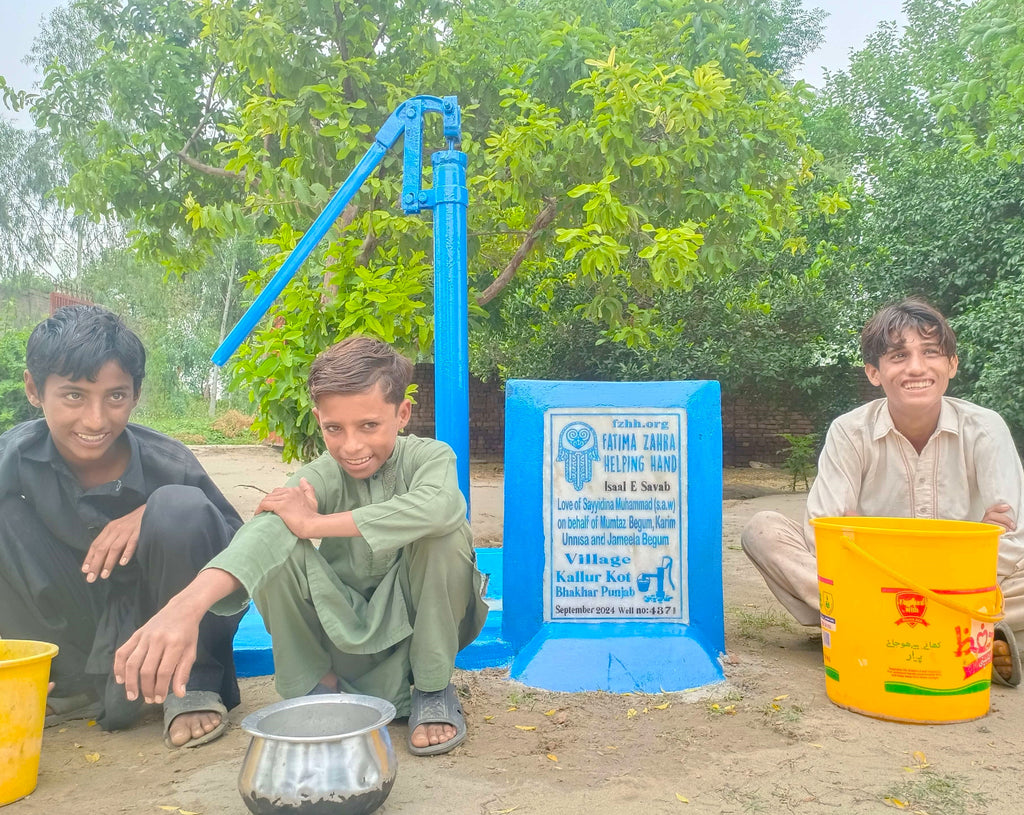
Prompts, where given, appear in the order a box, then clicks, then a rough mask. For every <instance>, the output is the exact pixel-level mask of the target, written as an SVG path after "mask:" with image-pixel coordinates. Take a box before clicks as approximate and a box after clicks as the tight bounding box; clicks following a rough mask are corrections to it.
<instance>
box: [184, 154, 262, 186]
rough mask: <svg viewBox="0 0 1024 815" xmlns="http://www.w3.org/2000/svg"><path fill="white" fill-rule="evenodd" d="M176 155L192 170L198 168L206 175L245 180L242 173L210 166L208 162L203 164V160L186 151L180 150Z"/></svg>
mask: <svg viewBox="0 0 1024 815" xmlns="http://www.w3.org/2000/svg"><path fill="white" fill-rule="evenodd" d="M176 155H177V156H178V158H180V159H181V160H182V161H183V162H185V164H187V165H188V166H189V167H191V168H192V169H193V170H198V171H199V172H201V173H205V174H206V175H212V176H216V177H217V178H230V179H231V180H232V181H245V176H244V175H243V174H242V173H235V172H232V171H231V170H222V169H221V168H220V167H211V166H210V165H209V164H203V162H201V161H199V160H198V159H194V158H192V156H190V155H189V154H188V153H185V152H182V151H181V150H179V151H178V153H177V154H176Z"/></svg>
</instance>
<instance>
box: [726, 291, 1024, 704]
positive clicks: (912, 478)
mask: <svg viewBox="0 0 1024 815" xmlns="http://www.w3.org/2000/svg"><path fill="white" fill-rule="evenodd" d="M861 351H862V355H863V357H864V371H865V373H866V374H867V377H868V379H869V380H870V382H871V383H872V384H873V385H876V386H879V387H881V388H882V391H883V392H884V394H885V398H883V399H876V400H875V401H873V402H869V403H868V404H866V405H862V406H861V407H859V408H856V409H855V410H852V411H850V412H849V413H847V414H844V415H843V416H840V417H839V418H838V419H836V420H835V421H834V422H833V423H832V425H831V426H830V427H829V430H828V434H827V436H826V438H825V445H824V448H823V449H822V452H821V457H820V458H819V460H818V475H817V477H816V478H815V480H814V484H813V485H812V487H811V490H810V492H809V493H808V496H807V511H806V517H805V523H804V526H802V527H801V526H800V525H799V524H797V523H795V522H794V521H792V520H790V519H789V518H786V517H784V516H783V515H781V514H779V513H777V512H760V513H758V514H757V515H755V516H754V517H753V518H752V519H751V520H750V522H749V523H748V524H747V526H746V528H745V529H744V530H743V533H742V536H741V542H742V544H743V549H744V551H745V552H746V553H747V555H748V556H749V557H750V559H751V561H752V562H753V563H754V565H755V566H756V567H757V568H758V570H759V571H760V572H761V574H762V576H763V577H764V579H765V582H766V583H767V584H768V587H769V588H770V589H771V590H772V593H773V594H775V596H776V597H777V598H778V599H779V601H780V602H781V603H782V604H783V605H784V606H785V607H786V609H787V610H788V611H789V612H790V613H791V614H792V615H793V616H794V617H795V618H796V619H797V620H798V621H799V622H800V623H802V624H803V625H817V624H818V623H819V611H818V576H817V567H816V561H815V546H814V533H813V530H812V528H811V526H810V524H809V523H807V522H808V521H809V520H810V519H811V518H821V517H836V516H844V515H851V516H868V517H898V518H944V519H948V520H961V521H983V522H985V523H993V524H998V525H999V526H1001V527H1002V528H1003V529H1004V530H1005V531H1004V533H1003V534H1002V535H1001V536H1000V539H999V560H998V575H999V583H1000V587H1001V588H1002V591H1003V595H1004V598H1005V612H1006V618H1005V619H1004V620H1003V622H1002V623H999V624H998V625H997V626H996V638H997V641H996V645H995V650H994V658H993V665H994V667H995V669H996V670H995V671H993V674H992V676H993V680H994V681H996V682H997V683H1001V684H1011V685H1017V684H1019V682H1020V678H1021V668H1020V658H1019V655H1018V654H1017V649H1016V643H1015V637H1014V633H1013V632H1014V631H1021V629H1024V528H1021V529H1019V528H1018V527H1017V519H1018V518H1019V516H1020V511H1021V508H1022V507H1024V472H1022V469H1021V463H1020V458H1019V457H1018V455H1017V451H1016V448H1015V447H1014V443H1013V438H1012V437H1011V435H1010V431H1009V429H1008V428H1007V426H1006V423H1005V422H1004V421H1003V420H1002V418H1000V416H999V415H998V414H997V413H995V412H994V411H991V410H989V409H987V408H983V407H980V406H979V405H975V404H972V403H971V402H967V401H964V400H962V399H954V398H951V397H948V396H946V395H945V393H946V388H947V386H948V385H949V381H950V380H951V379H952V378H953V377H954V376H956V371H957V365H958V362H959V361H958V359H957V355H956V336H955V335H954V333H953V330H952V329H951V328H950V327H949V324H948V323H947V322H946V320H945V318H944V317H943V316H942V314H940V313H939V312H938V311H937V310H935V309H934V308H932V307H931V306H930V305H928V304H927V303H925V302H924V301H922V300H918V299H914V298H911V299H907V300H904V301H903V302H901V303H897V304H895V305H891V306H888V307H886V308H883V309H882V310H881V311H879V312H878V313H877V314H875V316H874V317H872V318H871V320H869V321H868V323H867V325H866V326H865V327H864V330H863V331H862V332H861Z"/></svg>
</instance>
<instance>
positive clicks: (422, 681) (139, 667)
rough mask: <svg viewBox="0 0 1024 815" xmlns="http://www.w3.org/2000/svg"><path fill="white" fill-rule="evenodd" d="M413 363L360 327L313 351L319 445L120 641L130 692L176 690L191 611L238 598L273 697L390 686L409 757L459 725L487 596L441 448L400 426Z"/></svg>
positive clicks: (120, 669) (455, 738) (233, 603)
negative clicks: (267, 639) (260, 644)
mask: <svg viewBox="0 0 1024 815" xmlns="http://www.w3.org/2000/svg"><path fill="white" fill-rule="evenodd" d="M411 377H412V364H411V363H410V362H409V361H408V360H406V359H405V358H404V357H402V356H400V355H399V354H397V353H395V351H394V350H393V349H392V348H391V347H390V346H388V345H387V344H386V343H383V342H380V341H378V340H374V339H370V338H368V337H350V338H349V339H346V340H344V341H343V342H340V343H338V344H337V345H334V346H332V347H331V348H329V349H327V350H326V351H324V352H323V353H322V354H320V356H318V357H317V358H316V360H314V362H313V365H312V367H311V370H310V374H309V382H308V386H309V393H310V397H311V398H312V401H313V404H314V405H315V407H314V410H313V413H314V415H315V417H316V419H317V422H318V423H319V425H320V430H321V432H322V434H323V439H324V444H325V445H326V447H327V451H326V452H325V453H324V454H323V455H322V456H320V458H318V459H316V460H315V461H313V462H312V463H310V464H308V465H306V466H305V467H302V468H301V469H300V470H299V471H298V472H297V473H296V474H295V476H294V477H293V478H292V479H291V480H290V481H289V483H288V485H287V486H285V487H279V488H278V489H275V490H274V491H273V492H271V493H270V494H268V495H267V496H265V497H264V499H263V501H262V502H261V503H260V505H259V507H258V508H257V513H258V514H257V515H256V517H255V518H253V519H252V520H251V521H249V522H248V523H246V524H245V525H244V526H243V527H242V529H241V530H240V531H239V533H238V535H236V537H235V539H234V540H233V541H232V543H231V545H230V546H229V547H228V549H227V550H226V551H225V552H223V553H222V554H221V555H219V556H218V557H216V558H214V559H213V560H212V561H211V562H210V563H209V565H208V567H207V568H206V569H205V570H204V571H202V572H201V573H200V574H199V576H198V577H197V578H196V579H195V581H193V583H192V584H191V585H190V586H188V587H187V588H186V589H185V590H184V591H182V592H181V593H180V594H179V595H178V596H177V597H175V598H173V599H172V600H171V602H170V603H168V605H167V607H166V608H165V609H164V610H163V611H162V612H161V613H160V614H157V615H156V616H155V617H154V618H153V619H152V620H151V621H150V622H149V623H148V624H147V625H145V626H144V627H143V628H142V629H140V630H139V631H138V632H136V634H135V635H134V636H133V637H132V638H131V639H130V640H129V641H128V642H127V643H126V644H125V645H124V647H122V648H121V649H120V650H119V651H118V653H117V657H116V661H115V671H116V673H117V676H118V680H119V681H123V682H124V683H125V685H126V688H127V691H128V696H129V697H130V698H131V697H134V696H135V695H137V694H138V693H140V692H141V693H142V694H143V696H144V697H146V698H148V699H154V700H159V699H161V698H163V697H164V696H165V695H166V694H167V692H168V687H170V689H171V690H172V691H173V692H175V693H177V692H178V691H179V690H180V688H181V687H182V685H183V683H184V682H185V680H186V678H187V677H188V675H189V670H190V665H191V655H190V654H191V648H192V643H193V642H194V641H195V635H196V626H197V622H198V620H199V618H200V617H201V616H202V614H203V613H204V612H206V611H207V610H208V609H210V608H212V609H213V610H214V611H215V612H219V613H228V612H233V611H237V610H238V609H240V608H242V607H244V604H245V602H246V601H247V597H251V598H252V599H253V601H254V602H255V604H256V607H257V609H258V610H259V612H260V614H261V615H262V617H263V620H264V622H265V623H266V626H267V630H268V631H269V632H270V634H271V639H272V647H273V654H274V666H275V683H276V686H277V690H278V692H279V693H280V694H281V695H282V696H284V697H286V698H288V697H296V696H302V695H305V694H310V693H333V692H348V693H364V694H369V695H373V696H379V697H382V698H384V699H388V700H390V701H391V702H393V703H394V705H395V707H396V708H397V710H398V714H399V716H409V743H408V746H409V750H410V752H412V753H414V754H417V755H430V754H438V753H444V752H448V751H449V750H451V749H452V748H453V747H455V746H456V745H457V744H459V743H460V742H461V741H462V740H463V739H464V738H465V735H466V723H465V717H464V715H463V712H462V709H461V706H460V703H459V700H458V696H457V694H456V692H455V688H454V686H453V685H452V684H451V675H452V671H453V669H454V665H455V655H456V653H457V652H458V651H459V649H460V648H463V647H464V646H466V645H467V644H469V643H470V642H472V641H473V639H474V638H475V637H476V635H477V634H478V633H479V632H480V629H481V628H482V627H483V624H484V621H485V619H486V615H487V606H486V604H485V603H484V602H483V600H482V599H481V583H482V578H481V576H480V574H479V572H478V571H477V570H476V567H475V554H474V551H473V545H472V544H473V536H472V533H471V531H470V529H469V524H468V523H467V522H466V502H465V499H464V498H463V496H462V493H461V492H460V491H459V488H458V480H457V477H456V469H455V455H454V453H453V452H452V450H451V448H450V447H448V446H447V445H446V444H444V443H442V442H439V441H435V440H433V439H421V438H417V437H415V436H400V435H399V433H400V432H401V431H402V430H403V429H404V427H405V425H406V424H407V423H408V421H409V417H410V412H411V407H412V406H411V404H410V402H409V401H408V400H407V399H406V398H405V392H406V389H407V387H408V385H409V382H410V380H411ZM316 540H320V541H321V542H320V543H319V545H317V544H315V543H314V541H316ZM410 685H411V688H410Z"/></svg>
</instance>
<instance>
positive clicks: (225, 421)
mask: <svg viewBox="0 0 1024 815" xmlns="http://www.w3.org/2000/svg"><path fill="white" fill-rule="evenodd" d="M132 421H133V422H137V423H138V424H142V425H146V426H147V427H151V428H153V429H154V430H159V431H160V432H161V433H165V434H166V435H168V436H170V437H171V438H173V439H177V440H178V441H180V442H184V443H185V444H257V443H258V442H259V438H258V437H257V436H256V434H255V433H254V432H253V431H252V429H251V425H252V417H251V416H247V415H246V414H244V413H242V412H241V411H238V410H235V409H234V408H228V409H225V410H220V411H218V412H217V414H216V415H215V416H212V417H211V416H210V415H209V413H208V410H207V405H206V403H205V402H202V401H197V402H192V403H189V404H188V405H185V406H184V408H183V409H181V410H169V409H167V408H166V407H165V406H159V407H157V406H153V405H145V404H143V405H140V406H139V407H138V409H136V410H135V412H134V413H132Z"/></svg>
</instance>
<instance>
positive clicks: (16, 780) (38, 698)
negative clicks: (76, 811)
mask: <svg viewBox="0 0 1024 815" xmlns="http://www.w3.org/2000/svg"><path fill="white" fill-rule="evenodd" d="M55 656H57V646H56V645H51V644H50V643H48V642H34V641H32V640H0V806H4V805H5V804H9V803H11V802H12V801H17V800H18V799H19V798H24V797H25V796H26V795H28V794H29V793H30V792H32V790H34V789H35V788H36V780H37V779H38V777H39V752H40V748H41V747H42V743H43V722H44V720H45V718H46V687H47V685H48V684H49V678H50V661H51V660H52V659H53V658H54V657H55Z"/></svg>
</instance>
